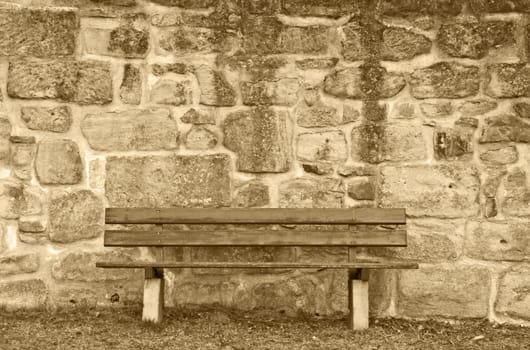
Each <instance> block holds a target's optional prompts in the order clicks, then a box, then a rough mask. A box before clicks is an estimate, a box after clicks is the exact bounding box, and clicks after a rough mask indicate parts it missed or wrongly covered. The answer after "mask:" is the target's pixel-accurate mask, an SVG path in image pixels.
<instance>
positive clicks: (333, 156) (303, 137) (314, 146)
mask: <svg viewBox="0 0 530 350" xmlns="http://www.w3.org/2000/svg"><path fill="white" fill-rule="evenodd" d="M296 156H297V158H298V159H299V160H303V161H310V162H315V161H332V162H345V161H346V159H348V148H347V145H346V136H345V135H344V133H343V132H342V131H340V130H336V131H323V132H307V133H301V134H299V135H298V137H297V140H296Z"/></svg>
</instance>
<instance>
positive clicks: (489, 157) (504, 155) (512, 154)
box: [480, 143, 519, 165]
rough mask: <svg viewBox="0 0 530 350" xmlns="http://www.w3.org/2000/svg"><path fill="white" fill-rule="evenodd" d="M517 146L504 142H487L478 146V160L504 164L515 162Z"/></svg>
mask: <svg viewBox="0 0 530 350" xmlns="http://www.w3.org/2000/svg"><path fill="white" fill-rule="evenodd" d="M518 158H519V155H518V153H517V148H516V147H515V146H513V145H506V144H496V143H494V144H489V145H485V146H484V147H481V148H480V160H482V161H483V162H484V163H486V164H493V165H504V164H510V163H515V162H517V159H518Z"/></svg>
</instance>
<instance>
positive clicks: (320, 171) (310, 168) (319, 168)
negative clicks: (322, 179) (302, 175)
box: [302, 161, 334, 175]
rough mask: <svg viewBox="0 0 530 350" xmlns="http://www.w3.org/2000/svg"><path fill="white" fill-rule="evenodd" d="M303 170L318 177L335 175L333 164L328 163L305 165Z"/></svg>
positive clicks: (320, 162)
mask: <svg viewBox="0 0 530 350" xmlns="http://www.w3.org/2000/svg"><path fill="white" fill-rule="evenodd" d="M302 168H303V169H304V171H305V172H306V173H312V174H317V175H331V174H333V171H334V170H333V163H332V162H326V161H317V162H312V163H303V164H302Z"/></svg>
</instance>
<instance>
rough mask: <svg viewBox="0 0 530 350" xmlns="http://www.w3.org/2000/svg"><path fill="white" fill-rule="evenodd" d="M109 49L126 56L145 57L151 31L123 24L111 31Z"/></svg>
mask: <svg viewBox="0 0 530 350" xmlns="http://www.w3.org/2000/svg"><path fill="white" fill-rule="evenodd" d="M108 49H109V51H111V52H113V53H120V54H123V56H124V57H145V55H147V51H148V50H149V31H148V30H147V29H144V30H139V29H136V28H134V27H133V26H130V25H123V26H120V27H118V28H116V29H113V30H112V31H111V32H110V39H109V44H108Z"/></svg>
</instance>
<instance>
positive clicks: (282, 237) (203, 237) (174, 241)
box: [105, 227, 407, 247]
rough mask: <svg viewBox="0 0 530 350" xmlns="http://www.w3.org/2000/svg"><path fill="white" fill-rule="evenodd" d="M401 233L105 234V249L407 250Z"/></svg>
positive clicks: (373, 230) (372, 229)
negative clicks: (344, 247)
mask: <svg viewBox="0 0 530 350" xmlns="http://www.w3.org/2000/svg"><path fill="white" fill-rule="evenodd" d="M406 245H407V232H406V231H405V230H404V229H395V230H385V229H379V228H376V227H364V228H363V227H355V228H352V229H350V230H343V231H331V232H330V231H314V230H311V231H305V230H286V229H282V230H269V229H267V230H190V231H174V230H160V231H158V232H157V231H123V230H107V231H106V232H105V246H109V247H111V246H120V247H135V246H406Z"/></svg>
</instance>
